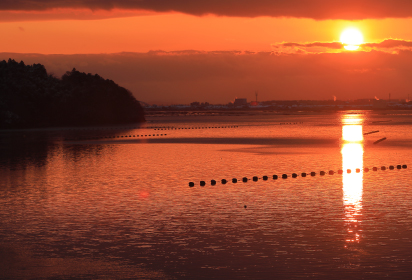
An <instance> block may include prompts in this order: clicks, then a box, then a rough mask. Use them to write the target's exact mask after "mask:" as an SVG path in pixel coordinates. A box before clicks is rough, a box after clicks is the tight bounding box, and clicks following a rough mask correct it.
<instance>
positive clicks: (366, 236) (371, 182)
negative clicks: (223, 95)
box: [0, 111, 412, 279]
mask: <svg viewBox="0 0 412 280" xmlns="http://www.w3.org/2000/svg"><path fill="white" fill-rule="evenodd" d="M351 113H352V114H348V112H340V113H333V114H326V113H325V114H323V113H316V114H315V113H311V114H296V115H276V114H273V113H265V114H250V115H241V114H240V115H237V116H236V115H207V114H206V115H194V116H193V115H192V116H152V117H149V118H148V120H149V122H148V123H146V124H145V125H144V126H142V127H140V128H135V127H116V128H112V127H111V128H93V129H80V128H73V129H48V130H21V131H2V132H1V133H0V137H1V138H0V141H1V148H0V167H1V169H0V178H1V181H0V278H2V279H3V278H4V279H73V278H76V279H78V278H80V279H114V278H116V279H300V278H315V279H347V278H349V277H350V278H353V279H383V278H385V279H409V276H410V275H411V274H412V253H411V252H412V231H411V230H412V220H411V218H410V217H411V216H412V201H411V197H412V188H411V183H410V179H409V178H410V177H411V171H410V170H411V169H410V167H412V164H411V160H410V159H411V158H412V131H411V129H410V127H411V124H412V113H410V112H402V111H398V112H386V113H385V114H384V113H382V112H380V113H379V112H368V111H365V112H362V111H357V112H351ZM356 119H359V120H356ZM344 120H346V121H344ZM347 120H349V123H348V121H347ZM353 120H355V121H353ZM343 126H349V127H348V129H349V133H348V135H349V136H348V137H349V138H348V139H346V140H345V139H342V130H343ZM148 127H157V129H156V130H154V128H148ZM166 127H169V129H167V128H166ZM202 127H203V129H202ZM206 127H207V129H206ZM209 127H213V128H209ZM218 127H220V128H218ZM222 127H224V128H222ZM357 127H358V128H359V127H360V128H361V129H362V131H363V132H364V133H365V132H370V131H376V130H379V132H378V133H373V134H369V135H365V136H364V137H363V138H364V139H363V140H356V136H357V135H358V134H357V133H359V132H356V128H357ZM161 128H163V130H159V129H161ZM171 128H173V129H171ZM189 128H190V129H189ZM153 134H159V136H155V137H153V136H147V137H144V136H143V137H141V136H140V135H153ZM160 134H167V135H163V136H160ZM361 134H362V132H361ZM129 135H130V136H133V135H134V136H135V137H120V136H129ZM137 135H139V137H137ZM113 136H115V137H116V138H107V137H113ZM117 136H119V138H117ZM351 137H355V138H351ZM383 137H386V138H387V139H386V140H385V141H382V142H380V143H378V144H373V142H375V141H376V140H379V139H381V138H383ZM85 138H99V139H85ZM343 138H345V137H343ZM73 139H80V140H73ZM354 139H355V140H354ZM398 164H401V165H403V164H406V165H408V168H407V169H397V168H396V165H398ZM390 165H394V166H395V169H394V170H385V171H382V170H380V167H381V166H386V167H389V166H390ZM374 166H376V167H378V168H379V170H378V171H373V170H372V167H374ZM364 167H368V168H369V169H371V170H370V171H369V172H365V171H364V170H363V168H364ZM348 168H349V169H351V171H352V172H351V173H350V174H348V173H347V171H346V169H348ZM356 168H360V169H361V171H360V172H359V173H357V172H356V171H355V169H356ZM339 169H342V170H343V171H344V174H343V175H339V174H334V175H328V173H326V175H325V176H320V174H319V172H320V171H322V170H323V171H326V172H328V171H329V170H333V171H335V172H337V171H338V170H339ZM312 171H314V172H316V173H317V174H316V176H313V177H312V176H310V175H308V176H307V177H306V178H304V177H301V176H300V174H301V173H302V172H306V173H309V172H312ZM292 173H297V174H299V176H298V177H297V178H291V174H292ZM274 174H277V175H279V177H280V176H281V175H282V174H287V175H288V178H287V179H281V178H279V179H278V180H273V179H272V175H274ZM264 175H266V176H268V177H269V179H268V180H267V181H264V180H262V176H264ZM253 176H258V177H259V178H260V179H259V181H258V182H253V181H251V180H249V181H248V182H247V183H243V182H241V179H242V178H243V177H247V178H249V179H251V178H252V177H253ZM232 178H237V179H238V183H236V184H235V183H232V182H231V179H232ZM212 179H214V180H216V181H217V184H216V185H215V186H211V184H210V180H212ZM221 179H227V180H228V181H229V182H228V183H227V184H225V185H223V184H221V183H220V180H221ZM201 180H204V181H205V182H206V186H204V187H200V186H199V182H200V181H201ZM189 182H194V183H195V187H193V188H190V187H189V186H188V183H189ZM245 206H246V207H245Z"/></svg>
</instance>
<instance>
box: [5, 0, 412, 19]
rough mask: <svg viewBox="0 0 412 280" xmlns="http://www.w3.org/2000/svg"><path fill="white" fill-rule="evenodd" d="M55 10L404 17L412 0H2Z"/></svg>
mask: <svg viewBox="0 0 412 280" xmlns="http://www.w3.org/2000/svg"><path fill="white" fill-rule="evenodd" d="M55 8H75V9H78V8H86V9H91V10H101V9H102V10H112V9H136V10H149V11H156V12H168V11H176V12H182V13H187V14H192V15H206V14H215V15H221V16H239V17H257V16H271V17H296V18H313V19H318V20H322V19H349V20H354V19H366V18H389V17H396V18H405V17H411V16H412V1H410V0H392V1H387V0H346V1H345V2H344V3H342V2H341V1H330V0H310V1H309V0H307V1H302V0H277V1H274V0H255V1H250V0H196V1H194V0H2V1H0V10H20V11H43V10H49V9H55Z"/></svg>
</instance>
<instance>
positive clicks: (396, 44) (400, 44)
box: [362, 39, 412, 49]
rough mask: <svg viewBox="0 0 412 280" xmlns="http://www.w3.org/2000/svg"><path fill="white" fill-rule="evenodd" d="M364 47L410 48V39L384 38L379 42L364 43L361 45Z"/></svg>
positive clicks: (411, 44)
mask: <svg viewBox="0 0 412 280" xmlns="http://www.w3.org/2000/svg"><path fill="white" fill-rule="evenodd" d="M362 47H364V48H373V49H382V48H386V49H393V48H408V49H409V48H412V41H406V40H398V39H386V40H384V41H382V42H379V43H365V44H363V45H362Z"/></svg>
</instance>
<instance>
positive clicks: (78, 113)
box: [0, 59, 145, 129]
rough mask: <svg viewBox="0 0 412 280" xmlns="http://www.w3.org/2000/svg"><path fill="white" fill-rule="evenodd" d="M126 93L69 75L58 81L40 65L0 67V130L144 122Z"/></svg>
mask: <svg viewBox="0 0 412 280" xmlns="http://www.w3.org/2000/svg"><path fill="white" fill-rule="evenodd" d="M144 121H145V119H144V111H143V108H142V107H141V106H140V103H139V101H137V100H136V99H135V98H134V97H133V95H132V94H131V92H130V91H128V90H127V89H125V88H123V87H120V86H119V85H117V84H116V83H115V82H113V81H111V80H107V79H103V78H102V77H100V76H99V75H97V74H96V75H92V74H90V73H89V74H86V73H82V72H79V71H77V70H76V69H73V70H72V71H68V72H66V73H65V74H64V75H63V76H62V78H61V79H58V78H56V77H53V76H52V75H49V74H48V73H47V71H46V69H45V67H44V66H43V65H41V64H33V65H25V64H24V62H23V61H22V62H20V63H18V62H16V61H14V60H12V59H9V60H8V61H5V60H3V61H0V129H5V128H38V127H58V126H59V127H61V126H95V125H118V124H128V123H137V122H144Z"/></svg>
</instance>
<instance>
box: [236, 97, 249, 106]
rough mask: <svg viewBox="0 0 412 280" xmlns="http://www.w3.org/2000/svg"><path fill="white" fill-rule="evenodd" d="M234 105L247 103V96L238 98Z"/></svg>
mask: <svg viewBox="0 0 412 280" xmlns="http://www.w3.org/2000/svg"><path fill="white" fill-rule="evenodd" d="M233 105H234V106H245V105H247V98H236V99H235V102H234V103H233Z"/></svg>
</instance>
